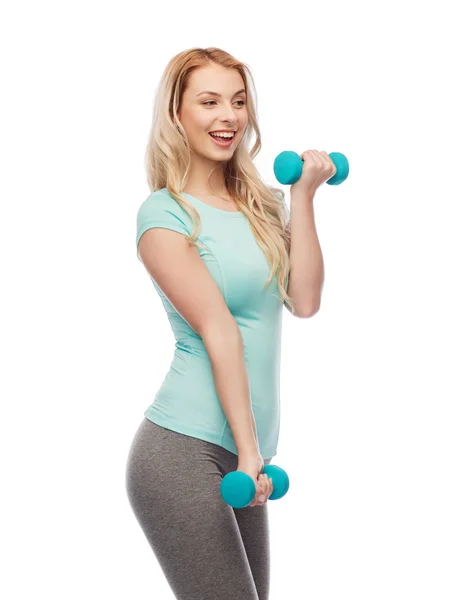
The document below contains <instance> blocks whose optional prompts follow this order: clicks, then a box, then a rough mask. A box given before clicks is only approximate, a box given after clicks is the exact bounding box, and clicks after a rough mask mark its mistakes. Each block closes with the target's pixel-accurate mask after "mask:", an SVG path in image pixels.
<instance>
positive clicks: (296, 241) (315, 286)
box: [284, 188, 325, 318]
mask: <svg viewBox="0 0 461 600" xmlns="http://www.w3.org/2000/svg"><path fill="white" fill-rule="evenodd" d="M314 196H315V191H306V190H304V189H302V188H301V189H293V188H292V189H291V198H290V225H289V226H290V228H291V245H290V277H289V282H288V290H287V291H288V294H289V295H290V296H291V297H292V298H293V302H294V304H295V316H297V317H303V318H308V317H312V316H313V315H314V314H315V313H316V312H318V310H319V309H320V301H321V296H322V289H323V283H324V279H325V269H324V264H323V255H322V250H321V248H320V243H319V239H318V236H317V230H316V227H315V218H314ZM284 304H285V306H286V307H287V308H288V310H290V312H291V309H290V308H289V306H288V305H287V303H286V302H285V303H284ZM292 314H293V313H292Z"/></svg>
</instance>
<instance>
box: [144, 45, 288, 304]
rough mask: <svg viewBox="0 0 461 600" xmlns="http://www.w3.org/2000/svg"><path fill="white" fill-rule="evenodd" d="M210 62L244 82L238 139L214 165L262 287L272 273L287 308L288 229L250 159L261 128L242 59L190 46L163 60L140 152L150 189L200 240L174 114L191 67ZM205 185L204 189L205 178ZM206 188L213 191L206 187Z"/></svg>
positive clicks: (279, 195)
mask: <svg viewBox="0 0 461 600" xmlns="http://www.w3.org/2000/svg"><path fill="white" fill-rule="evenodd" d="M213 63H214V64H217V65H221V66H222V67H226V68H229V69H235V70H236V71H238V72H239V73H240V75H241V77H242V79H243V81H244V84H245V91H246V95H247V111H248V126H247V128H246V131H245V133H244V136H243V138H242V140H241V143H240V144H239V145H238V147H237V148H236V150H235V152H234V153H233V155H232V157H231V158H230V159H229V160H228V161H226V163H225V165H221V164H220V165H218V166H217V167H216V168H224V181H225V185H226V188H227V190H228V192H229V194H230V195H231V197H232V198H233V199H234V201H235V204H236V206H237V208H238V209H239V210H240V211H241V212H242V213H243V214H244V215H245V216H246V217H247V219H248V221H249V224H250V226H251V228H252V231H253V234H254V236H255V239H256V242H257V243H258V245H259V246H260V248H261V249H262V251H263V252H264V254H265V256H266V259H267V261H268V264H269V266H270V268H271V271H270V275H269V278H268V280H267V282H266V284H265V286H264V289H266V288H267V286H268V285H269V284H270V282H271V280H272V278H273V276H274V275H275V274H276V273H277V282H278V287H279V290H280V296H281V302H284V301H286V302H287V303H288V305H289V306H290V307H291V308H292V309H293V308H294V304H293V300H292V298H291V297H290V296H289V295H288V293H287V289H288V281H289V272H290V262H289V248H290V243H291V232H290V223H289V215H288V210H287V207H286V204H285V194H284V192H283V190H281V189H279V188H275V187H271V186H268V185H266V184H264V183H263V181H262V180H261V178H260V176H259V173H258V170H257V169H256V167H255V165H254V164H253V159H254V157H255V156H257V154H258V153H259V151H260V149H261V134H260V129H259V125H258V121H257V111H256V91H255V85H254V80H253V77H252V75H251V72H250V70H249V68H248V66H247V65H246V64H245V63H242V62H240V61H238V60H236V59H235V58H233V57H232V56H231V55H230V54H228V53H227V52H225V51H224V50H220V49H219V48H192V49H189V50H185V51H183V52H180V53H179V54H177V55H176V56H174V57H173V58H172V59H171V60H170V61H169V63H168V64H167V66H166V68H165V70H164V72H163V75H162V77H161V80H160V82H159V85H158V87H157V90H156V97H155V102H154V109H153V116H152V125H151V129H150V132H149V138H148V144H147V148H146V153H145V166H146V172H147V182H148V185H149V188H150V191H151V192H154V191H157V190H161V189H163V188H166V189H167V190H168V192H169V193H170V194H171V196H172V197H173V198H174V199H175V200H176V202H177V203H178V204H179V205H180V206H181V207H182V208H183V209H184V210H185V211H186V212H187V213H188V214H189V216H190V217H191V219H192V222H193V231H192V235H191V236H187V240H188V242H189V244H191V245H195V246H196V245H197V244H199V245H202V244H200V242H197V238H198V236H199V233H200V226H201V221H200V215H199V213H198V212H197V210H196V209H195V207H194V206H193V205H192V204H191V203H190V202H189V201H188V200H187V199H186V198H184V197H182V196H181V191H182V190H183V189H184V187H185V184H186V181H187V175H188V173H189V169H190V165H191V149H190V145H189V142H188V139H187V135H186V132H185V130H184V128H183V126H182V124H181V122H180V120H179V118H178V111H179V107H180V106H181V100H182V96H183V93H184V90H185V89H186V88H187V85H188V82H189V80H190V77H191V74H192V73H193V71H194V70H195V69H198V68H200V67H205V66H209V65H210V64H213ZM249 84H251V86H252V87H251V88H250V87H249ZM253 133H254V134H255V136H256V141H255V143H254V144H253V147H252V148H251V149H250V150H248V149H247V145H248V141H249V139H250V137H251V136H252V134H253ZM212 172H213V171H212ZM210 176H211V173H210ZM207 185H208V188H209V189H210V186H209V179H208V180H207ZM210 191H211V193H213V191H212V190H211V189H210ZM202 246H203V245H202Z"/></svg>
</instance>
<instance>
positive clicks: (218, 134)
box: [210, 132, 234, 138]
mask: <svg viewBox="0 0 461 600" xmlns="http://www.w3.org/2000/svg"><path fill="white" fill-rule="evenodd" d="M210 135H212V136H214V137H225V138H233V137H234V134H233V133H224V132H219V133H210Z"/></svg>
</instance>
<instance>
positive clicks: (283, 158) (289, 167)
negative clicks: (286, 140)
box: [274, 150, 349, 185]
mask: <svg viewBox="0 0 461 600" xmlns="http://www.w3.org/2000/svg"><path fill="white" fill-rule="evenodd" d="M328 156H329V157H330V158H331V160H332V161H333V162H334V165H335V167H336V173H335V174H334V175H333V177H330V179H328V181H327V182H326V183H328V184H329V185H339V184H340V183H342V182H343V181H344V180H345V179H347V176H348V175H349V162H348V160H347V158H346V157H345V156H344V154H341V152H330V154H329V155H328ZM303 163H304V161H303V160H302V158H301V157H300V156H299V154H297V153H296V152H293V151H292V150H285V151H284V152H281V153H280V154H279V155H278V156H277V158H276V159H275V160H274V174H275V177H276V178H277V181H278V182H279V183H282V184H284V185H285V184H288V185H292V184H293V183H296V182H297V181H298V179H299V178H300V177H301V173H302V170H303Z"/></svg>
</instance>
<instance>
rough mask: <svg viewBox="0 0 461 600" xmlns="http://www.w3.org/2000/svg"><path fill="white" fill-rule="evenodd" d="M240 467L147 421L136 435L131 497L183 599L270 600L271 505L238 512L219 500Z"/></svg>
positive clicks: (214, 449)
mask: <svg viewBox="0 0 461 600" xmlns="http://www.w3.org/2000/svg"><path fill="white" fill-rule="evenodd" d="M268 462H269V461H265V463H266V464H268ZM237 464H238V457H237V456H236V455H235V454H232V453H231V452H229V451H227V450H226V449H225V448H221V447H220V446H217V445H215V444H211V443H208V442H206V441H204V440H200V439H197V438H194V437H190V436H186V435H182V434H179V433H177V432H175V431H171V430H169V429H165V428H163V427H160V426H158V425H156V424H155V423H152V422H151V421H149V420H148V419H147V418H145V419H144V420H143V421H142V423H141V425H140V426H139V429H138V431H137V432H136V435H135V437H134V439H133V442H132V444H131V447H130V451H129V456H128V461H127V466H126V489H127V493H128V498H129V501H130V504H131V507H132V509H133V512H134V514H135V516H136V518H137V520H138V522H139V524H140V526H141V528H142V530H143V532H144V534H145V536H146V538H147V540H148V542H149V544H150V546H151V548H152V550H153V552H154V554H155V556H156V558H157V560H158V562H159V564H160V567H161V569H162V571H163V573H164V575H165V577H166V579H167V581H168V583H169V585H170V587H171V589H172V591H173V593H174V594H175V596H176V598H178V600H186V599H187V600H208V599H210V600H240V599H242V600H267V598H268V594H269V528H268V516H267V505H264V506H255V507H252V508H243V509H233V508H232V507H231V506H229V505H227V504H226V503H225V502H224V501H223V499H222V497H221V493H220V484H221V480H222V478H223V477H224V475H226V474H227V473H228V472H230V471H234V470H235V469H236V468H237Z"/></svg>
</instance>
